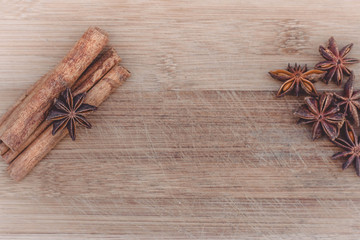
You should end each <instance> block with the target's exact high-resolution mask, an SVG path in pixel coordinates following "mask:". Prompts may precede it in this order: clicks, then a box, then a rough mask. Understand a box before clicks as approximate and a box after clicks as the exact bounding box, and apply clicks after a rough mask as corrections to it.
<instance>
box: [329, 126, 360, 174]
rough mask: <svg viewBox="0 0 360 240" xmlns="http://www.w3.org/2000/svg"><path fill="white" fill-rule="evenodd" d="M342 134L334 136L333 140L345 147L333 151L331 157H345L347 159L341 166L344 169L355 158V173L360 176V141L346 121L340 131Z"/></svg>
mask: <svg viewBox="0 0 360 240" xmlns="http://www.w3.org/2000/svg"><path fill="white" fill-rule="evenodd" d="M342 132H343V133H342V135H343V137H341V138H340V137H339V138H336V139H335V140H334V141H333V142H334V143H335V144H336V145H337V146H339V147H341V148H343V149H345V151H343V152H338V153H335V154H334V155H333V156H332V158H333V159H337V158H341V157H347V158H348V159H347V161H346V162H345V163H343V165H342V168H343V169H346V168H348V167H349V166H350V164H351V163H353V162H354V160H355V169H356V174H357V175H358V176H360V166H359V164H360V162H359V159H360V143H359V137H358V135H357V134H356V133H355V130H354V128H353V127H352V126H351V125H350V124H349V123H348V122H346V123H345V124H344V127H343V131H342Z"/></svg>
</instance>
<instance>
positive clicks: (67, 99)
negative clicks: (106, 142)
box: [46, 88, 96, 140]
mask: <svg viewBox="0 0 360 240" xmlns="http://www.w3.org/2000/svg"><path fill="white" fill-rule="evenodd" d="M85 96H86V93H80V94H78V95H76V96H75V97H73V96H72V93H71V90H70V89H69V88H67V89H66V90H65V91H63V92H62V93H61V94H60V97H59V98H58V99H55V103H54V106H53V108H52V109H51V110H50V112H49V114H48V117H47V118H46V120H52V121H54V123H53V131H52V134H53V135H55V133H56V132H57V131H59V130H61V129H63V128H65V126H66V127H67V129H68V131H69V134H70V137H71V138H72V140H75V138H76V135H75V129H76V127H75V126H76V125H75V123H76V122H77V123H79V124H80V125H82V126H84V127H86V128H91V124H90V123H89V122H88V121H87V120H86V119H85V117H84V116H83V115H82V114H84V113H87V112H91V111H94V110H96V107H95V106H92V105H89V104H86V103H83V102H84V100H85Z"/></svg>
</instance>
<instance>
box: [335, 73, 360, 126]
mask: <svg viewBox="0 0 360 240" xmlns="http://www.w3.org/2000/svg"><path fill="white" fill-rule="evenodd" d="M354 78H355V77H354V74H353V72H351V73H350V77H349V80H348V81H347V82H346V84H345V86H344V96H341V95H338V94H336V93H334V97H335V99H336V100H337V104H338V105H339V106H340V107H342V111H343V113H345V114H347V115H349V116H351V118H352V119H353V120H354V123H355V124H356V126H359V123H360V122H359V114H358V109H360V91H355V92H354V87H353V82H354Z"/></svg>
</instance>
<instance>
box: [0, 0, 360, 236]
mask: <svg viewBox="0 0 360 240" xmlns="http://www.w3.org/2000/svg"><path fill="white" fill-rule="evenodd" d="M90 25H97V26H99V27H102V28H104V29H105V30H106V31H108V32H109V34H110V42H111V44H112V45H113V46H114V47H115V48H116V49H117V50H118V52H119V55H120V56H121V58H122V59H123V65H124V66H125V67H127V68H128V69H129V70H130V71H131V72H132V77H131V78H130V79H129V81H128V82H127V83H126V84H125V85H124V86H122V87H121V89H119V90H117V91H116V93H115V94H113V95H112V96H111V97H110V98H109V99H108V101H106V102H105V103H104V104H103V105H102V106H101V107H100V109H99V110H98V111H97V112H96V113H95V114H93V115H92V116H90V117H89V120H90V121H91V122H92V123H93V126H94V127H93V129H91V130H85V129H81V130H80V131H79V134H78V139H77V141H76V142H75V143H74V142H72V141H70V139H69V138H67V139H64V140H63V141H62V142H61V143H60V144H59V145H58V146H57V147H56V149H54V150H53V151H52V152H51V153H50V154H49V155H48V156H47V157H46V158H45V159H44V160H43V161H42V162H41V163H40V164H39V165H38V166H37V167H36V168H35V169H34V171H33V172H32V173H31V174H30V175H29V176H28V177H27V178H26V179H25V180H24V181H22V182H20V183H15V182H14V181H12V180H11V179H10V178H9V177H8V175H7V174H6V172H5V169H6V166H7V165H6V164H5V163H3V162H0V169H2V170H1V171H0V196H1V197H0V239H39V240H44V239H70V240H72V239H76V240H79V239H276V240H278V239H296V240H298V239H358V238H359V237H358V236H359V234H360V221H359V220H360V178H359V177H357V176H356V174H355V171H354V169H353V167H350V168H349V169H348V170H346V171H342V170H341V164H342V161H340V160H337V161H334V160H331V158H330V157H331V155H332V154H333V153H335V152H337V151H338V150H339V149H338V148H336V147H334V146H333V145H332V144H331V143H330V142H328V141H327V140H326V139H320V140H317V141H315V142H312V141H311V140H310V127H309V126H298V125H295V124H294V123H295V122H296V119H295V118H294V116H293V115H292V112H293V111H294V110H295V109H296V108H297V107H298V106H299V105H300V104H301V98H299V99H298V98H295V97H285V98H283V99H276V98H275V91H276V90H277V89H278V87H279V84H280V83H279V82H277V81H275V80H272V79H271V78H270V77H269V76H268V74H267V72H268V71H269V70H274V69H278V68H283V67H285V66H286V65H287V63H288V62H291V63H294V62H298V63H301V64H304V63H308V64H309V66H313V65H314V64H315V63H316V62H318V61H320V60H321V59H322V58H321V57H320V56H319V54H318V52H317V49H318V45H319V44H324V43H325V42H326V40H327V39H328V38H329V37H330V36H331V35H333V36H334V37H335V38H336V39H337V41H338V43H339V45H340V46H344V45H345V44H347V43H349V42H353V43H354V44H355V45H354V48H353V51H352V52H351V56H352V57H357V58H360V37H359V36H360V35H359V28H360V2H356V1H321V2H319V4H314V3H313V1H310V0H307V1H253V0H252V1H226V0H224V1H193V0H191V1H160V0H157V1H140V0H136V1H118V0H103V1H80V0H78V1H73V0H72V1H70V0H65V1H64V0H61V1H60V0H56V1H45V0H44V1H6V0H3V1H0V36H1V37H0V111H1V112H0V113H4V112H5V111H6V109H7V108H8V107H9V106H10V105H11V104H12V103H13V102H14V101H15V100H16V99H17V97H18V96H20V95H21V93H22V92H23V91H25V89H26V88H27V87H28V86H30V85H31V84H32V83H33V82H35V81H36V80H37V79H38V78H39V77H40V76H41V75H43V74H44V73H46V72H47V71H48V70H49V69H51V68H52V67H53V66H54V65H55V64H57V63H58V62H59V61H60V60H61V58H62V57H63V56H64V55H65V54H66V52H67V51H68V50H69V49H70V47H71V46H72V45H73V44H74V42H75V41H76V40H77V39H78V38H79V37H80V36H81V34H82V33H83V32H84V31H85V30H86V29H87V28H88V26H90ZM352 69H353V70H354V71H355V72H356V73H360V64H358V65H355V66H353V67H352ZM356 75H357V76H358V77H357V78H358V79H360V76H359V75H358V74H356ZM356 85H357V86H358V87H359V88H360V84H359V83H356ZM316 87H317V88H318V90H324V89H334V90H335V89H338V90H339V88H337V87H336V85H334V84H329V85H328V86H326V85H325V84H323V83H317V84H316Z"/></svg>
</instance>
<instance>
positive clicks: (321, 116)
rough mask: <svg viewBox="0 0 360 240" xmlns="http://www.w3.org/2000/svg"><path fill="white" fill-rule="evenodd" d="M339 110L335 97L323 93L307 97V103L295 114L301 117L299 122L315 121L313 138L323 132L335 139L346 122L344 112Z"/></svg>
mask: <svg viewBox="0 0 360 240" xmlns="http://www.w3.org/2000/svg"><path fill="white" fill-rule="evenodd" d="M339 110H340V108H339V106H337V105H336V104H334V101H333V97H332V96H331V95H330V94H328V93H323V94H321V95H320V96H319V97H306V98H305V104H304V105H302V106H301V107H300V108H299V109H298V110H297V111H296V112H295V113H294V114H295V116H297V117H299V118H300V119H299V122H298V123H303V124H307V123H313V127H312V139H313V140H314V139H317V138H319V137H321V136H322V133H323V132H325V134H326V135H327V136H328V137H329V138H330V139H332V140H334V139H335V138H336V137H337V136H338V135H339V129H340V127H341V126H342V124H343V122H344V117H343V114H342V113H340V112H339Z"/></svg>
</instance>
